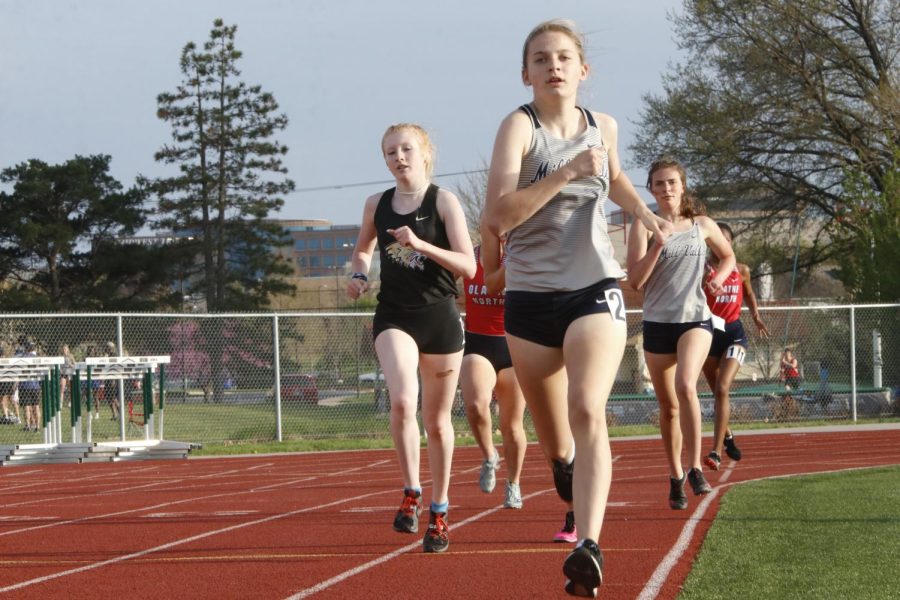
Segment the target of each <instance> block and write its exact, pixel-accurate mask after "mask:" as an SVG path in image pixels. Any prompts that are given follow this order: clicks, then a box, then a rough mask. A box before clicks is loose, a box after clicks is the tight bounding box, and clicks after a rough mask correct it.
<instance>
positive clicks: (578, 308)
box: [503, 278, 625, 348]
mask: <svg viewBox="0 0 900 600" xmlns="http://www.w3.org/2000/svg"><path fill="white" fill-rule="evenodd" d="M598 313H609V314H610V315H612V317H613V319H614V320H617V321H622V323H623V324H624V323H625V301H624V299H623V298H622V290H621V289H619V284H618V283H617V282H616V280H615V279H612V278H610V279H604V280H602V281H599V282H597V283H595V284H593V285H589V286H588V287H586V288H582V289H580V290H575V291H573V292H523V291H510V290H507V291H506V304H505V311H504V313H503V314H504V319H505V327H506V332H507V333H509V334H512V335H514V336H516V337H519V338H522V339H524V340H528V341H529V342H534V343H535V344H540V345H541V346H549V347H551V348H562V345H563V339H565V337H566V331H567V330H568V329H569V325H571V324H572V322H573V321H575V320H576V319H579V318H581V317H585V316H587V315H593V314H598Z"/></svg>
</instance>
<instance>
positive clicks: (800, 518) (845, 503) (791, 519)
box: [678, 467, 900, 600]
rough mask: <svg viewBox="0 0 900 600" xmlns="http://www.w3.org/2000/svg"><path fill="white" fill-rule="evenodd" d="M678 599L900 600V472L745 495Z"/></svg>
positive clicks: (766, 484) (796, 483) (740, 490)
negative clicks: (821, 599)
mask: <svg viewBox="0 0 900 600" xmlns="http://www.w3.org/2000/svg"><path fill="white" fill-rule="evenodd" d="M678 598H679V599H680V600H687V599H691V598H703V599H704V600H710V599H716V598H721V599H723V600H724V599H728V600H734V599H735V598H761V599H766V600H774V599H778V600H782V599H793V598H804V599H807V598H854V599H864V598H865V599H868V598H872V599H876V598H877V599H888V598H894V599H896V598H900V467H889V468H877V469H866V470H861V471H850V472H844V473H832V474H824V475H809V476H803V477H794V478H786V479H777V480H771V481H761V482H757V483H748V484H743V485H739V486H736V487H735V488H733V489H731V490H730V491H728V493H727V494H726V495H725V497H724V498H723V499H722V504H721V508H720V511H719V514H718V515H717V516H716V520H715V523H714V524H713V526H712V528H711V529H710V531H709V534H708V535H707V538H706V540H705V541H704V543H703V548H702V550H701V552H700V556H699V557H698V559H697V562H696V563H695V564H694V567H693V570H692V571H691V574H690V575H689V576H688V579H687V581H686V582H685V587H684V589H683V591H682V593H681V594H680V595H679V596H678Z"/></svg>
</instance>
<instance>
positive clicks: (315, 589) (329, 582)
mask: <svg viewBox="0 0 900 600" xmlns="http://www.w3.org/2000/svg"><path fill="white" fill-rule="evenodd" d="M479 468H480V467H479ZM552 491H555V489H554V488H547V489H545V490H540V491H537V492H534V493H531V494H528V495H527V496H524V497H523V498H522V500H528V499H530V498H534V497H536V496H540V495H541V494H546V493H547V492H552ZM501 510H503V505H502V504H501V505H499V506H495V507H494V508H489V509H487V510H484V511H481V512H480V513H478V514H477V515H472V516H471V517H469V518H468V519H465V520H464V521H460V522H459V523H456V524H455V525H454V526H453V529H454V530H455V529H459V528H460V527H465V526H466V525H468V524H469V523H474V522H475V521H478V520H480V519H482V518H484V517H486V516H488V515H491V514H494V513H495V512H498V511H501ZM421 547H422V542H421V540H419V541H415V542H413V543H411V544H407V545H406V546H402V547H400V548H397V549H396V550H394V551H392V552H388V553H387V554H383V555H382V556H379V557H378V558H376V559H373V560H370V561H369V562H367V563H363V564H361V565H359V566H358V567H354V568H352V569H349V570H347V571H344V572H343V573H340V574H338V575H335V576H334V577H332V578H331V579H326V580H325V581H322V582H320V583H317V584H316V585H314V586H312V587H309V588H306V589H305V590H301V591H299V592H297V593H296V594H294V595H293V596H289V597H288V598H287V599H286V600H300V599H301V598H307V597H309V596H312V595H313V594H317V593H319V592H321V591H322V590H325V589H328V588H330V587H331V586H333V585H335V584H338V583H341V582H342V581H346V580H347V579H350V578H351V577H353V576H354V575H359V574H360V573H363V572H364V571H368V570H369V569H371V568H372V567H377V566H378V565H380V564H383V563H386V562H388V561H389V560H392V559H394V558H397V557H398V556H401V555H403V554H406V553H407V552H409V551H411V550H415V549H416V548H421ZM2 591H3V590H2V589H0V592H2Z"/></svg>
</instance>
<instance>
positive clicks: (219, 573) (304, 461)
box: [0, 425, 900, 600]
mask: <svg viewBox="0 0 900 600" xmlns="http://www.w3.org/2000/svg"><path fill="white" fill-rule="evenodd" d="M738 439H739V442H740V446H741V449H742V450H743V452H744V457H745V458H744V460H742V461H741V462H740V463H733V462H731V461H727V460H726V462H725V463H723V467H724V468H723V470H721V471H719V472H709V471H707V476H708V479H709V480H710V483H712V484H713V486H714V491H713V493H712V494H710V495H708V496H706V497H705V498H703V499H699V498H695V497H693V496H691V497H690V499H689V502H690V504H689V506H688V510H686V511H672V510H670V509H669V508H668V504H667V498H668V479H667V473H666V469H665V466H664V458H663V451H662V445H661V443H660V441H659V439H632V440H614V441H613V445H612V447H613V456H614V457H615V465H614V469H613V485H612V491H611V493H610V505H609V509H608V510H607V516H606V523H605V525H604V529H603V536H602V539H601V547H602V548H603V552H604V555H605V559H606V565H605V568H604V585H603V587H602V589H601V594H600V595H601V597H603V598H642V599H646V600H649V599H652V598H659V599H671V598H674V597H675V596H676V594H677V593H678V591H679V589H680V586H681V585H682V583H683V581H684V579H685V577H686V576H687V573H688V572H689V570H690V567H691V563H692V561H693V559H694V557H695V555H696V553H697V551H698V550H699V547H700V544H701V543H702V540H703V537H704V536H705V534H706V531H707V530H708V529H709V527H710V525H711V523H712V521H713V519H714V518H715V515H716V511H717V509H718V506H719V501H720V499H721V497H722V495H723V494H724V493H726V492H727V490H728V489H730V487H731V486H733V485H736V484H740V483H742V482H745V481H751V480H756V479H761V478H767V477H775V476H784V475H791V474H800V473H815V472H823V471H835V470H842V469H856V468H866V467H872V466H879V465H889V464H898V463H900V452H898V449H900V425H894V426H888V427H887V428H884V429H882V428H877V429H876V428H866V427H855V428H847V429H841V430H838V431H825V430H805V431H800V430H784V431H782V432H780V433H773V432H766V433H761V434H756V433H755V434H752V435H751V434H750V433H745V434H739V438H738ZM706 444H708V442H706ZM422 457H423V462H425V464H423V471H422V472H423V478H424V477H427V474H428V470H427V454H426V453H424V452H423V455H422ZM480 462H481V459H480V456H478V452H477V450H476V449H475V448H473V447H466V448H458V449H457V450H456V454H455V457H454V461H453V480H452V483H451V487H450V501H451V509H450V513H449V516H450V540H451V545H450V549H449V551H448V552H446V553H444V554H441V555H434V554H424V553H423V552H422V549H421V538H420V536H419V535H415V536H412V535H404V534H399V533H395V532H394V531H393V530H392V529H391V521H392V519H393V515H394V512H395V511H396V509H397V506H398V505H399V501H400V491H399V487H400V485H399V483H398V473H399V471H398V467H397V462H396V458H395V455H394V453H393V451H391V450H379V451H361V452H334V453H315V454H313V453H310V454H291V455H287V454H286V455H267V456H253V457H240V458H210V459H191V460H187V461H177V462H175V461H160V462H152V463H151V462H134V463H109V464H96V463H95V464H84V465H46V466H44V465H38V466H20V467H7V468H4V469H0V506H2V509H0V595H2V596H3V597H10V598H28V599H31V598H35V599H36V598H41V599H46V598H91V599H105V598H116V599H119V598H147V599H154V600H156V599H162V598H166V599H168V598H176V597H177V598H179V599H184V598H242V599H243V598H248V599H256V598H266V599H271V598H275V599H285V598H305V597H309V596H314V597H316V598H340V599H341V600H349V599H353V598H387V597H390V598H467V599H468V598H474V599H478V598H547V597H551V598H552V597H560V598H563V597H567V596H566V595H565V593H564V592H563V583H564V578H563V575H562V571H561V566H562V561H563V559H564V558H565V556H566V554H567V553H568V551H569V550H570V545H568V544H554V543H552V542H551V541H550V540H551V539H552V536H553V533H555V532H556V531H557V530H558V529H559V527H560V525H561V524H562V521H563V513H564V507H563V504H562V503H561V501H560V500H559V499H558V498H557V497H556V494H555V492H554V491H553V483H552V477H551V475H550V470H549V468H547V467H546V464H545V463H544V461H543V459H542V457H541V454H540V450H539V448H538V447H537V446H535V445H531V446H529V449H528V454H527V457H526V465H525V469H524V474H523V478H522V482H521V484H522V491H523V495H524V499H525V507H524V509H523V510H521V511H516V510H506V509H502V508H501V506H502V502H503V478H502V473H503V468H502V466H501V470H500V475H501V477H498V485H497V489H496V490H495V491H494V493H493V494H490V495H488V494H483V493H482V492H481V491H480V490H479V488H478V470H479V466H480ZM424 483H425V484H426V490H425V497H426V498H428V493H429V489H428V487H427V484H428V481H427V480H426V481H425V482H424ZM425 519H427V512H424V513H423V524H422V525H421V526H420V531H423V532H424V521H425Z"/></svg>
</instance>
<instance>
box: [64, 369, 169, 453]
mask: <svg viewBox="0 0 900 600" xmlns="http://www.w3.org/2000/svg"><path fill="white" fill-rule="evenodd" d="M169 362H170V357H169V356H100V357H88V358H85V360H84V362H80V363H77V364H76V365H75V375H74V376H73V381H72V393H73V396H72V441H77V442H80V441H81V431H82V419H81V400H84V405H85V406H86V407H87V414H88V418H87V440H86V441H88V442H91V441H93V440H92V437H93V432H92V424H91V405H92V404H93V389H92V385H91V384H92V383H93V381H94V380H103V381H119V382H120V385H119V389H120V390H121V392H120V395H119V398H117V399H116V401H117V402H118V403H119V422H120V434H121V438H122V441H125V438H126V431H125V429H126V424H125V414H126V413H125V411H126V406H125V398H124V382H125V381H126V380H131V379H138V380H140V381H141V382H142V385H141V391H142V400H143V409H144V413H143V415H144V425H143V430H144V431H143V433H144V439H145V440H150V439H160V440H161V439H163V414H164V409H165V396H166V392H165V389H166V368H165V365H167V364H168V363H169ZM155 372H158V374H159V429H158V432H155V431H154V429H155V427H154V425H155V422H154V421H155V419H154V416H155V408H154V402H153V388H154V386H153V374H154V373H155ZM81 373H84V374H85V383H86V385H85V387H84V398H82V389H81V384H80V382H81ZM76 394H77V398H76ZM76 406H77V408H76ZM155 433H158V434H159V437H158V438H154V434H155ZM76 436H77V439H76Z"/></svg>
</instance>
